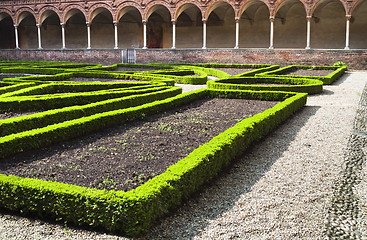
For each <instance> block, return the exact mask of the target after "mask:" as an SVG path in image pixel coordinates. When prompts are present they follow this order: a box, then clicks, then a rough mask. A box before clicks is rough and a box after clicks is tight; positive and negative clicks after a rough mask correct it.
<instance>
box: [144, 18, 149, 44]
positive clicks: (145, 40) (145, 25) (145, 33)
mask: <svg viewBox="0 0 367 240" xmlns="http://www.w3.org/2000/svg"><path fill="white" fill-rule="evenodd" d="M147 48H148V47H147V21H146V20H143V49H147Z"/></svg>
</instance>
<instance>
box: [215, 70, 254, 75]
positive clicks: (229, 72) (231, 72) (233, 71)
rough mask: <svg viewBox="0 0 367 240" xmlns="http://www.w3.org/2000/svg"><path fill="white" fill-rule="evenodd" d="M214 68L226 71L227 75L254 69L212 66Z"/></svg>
mask: <svg viewBox="0 0 367 240" xmlns="http://www.w3.org/2000/svg"><path fill="white" fill-rule="evenodd" d="M214 69H217V70H220V71H223V72H226V73H228V74H229V75H232V76H233V75H237V74H241V73H245V72H250V71H252V70H255V68H214Z"/></svg>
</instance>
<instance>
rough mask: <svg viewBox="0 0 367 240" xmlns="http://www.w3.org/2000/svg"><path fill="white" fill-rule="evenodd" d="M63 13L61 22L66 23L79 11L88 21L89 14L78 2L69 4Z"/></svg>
mask: <svg viewBox="0 0 367 240" xmlns="http://www.w3.org/2000/svg"><path fill="white" fill-rule="evenodd" d="M63 13H64V14H63V16H62V18H61V22H63V23H66V22H67V21H68V20H69V19H70V18H71V17H72V16H74V14H77V13H81V14H82V15H83V16H84V18H85V21H87V14H86V12H85V10H84V8H83V7H82V6H80V5H78V4H71V5H68V6H67V7H65V8H64V9H63Z"/></svg>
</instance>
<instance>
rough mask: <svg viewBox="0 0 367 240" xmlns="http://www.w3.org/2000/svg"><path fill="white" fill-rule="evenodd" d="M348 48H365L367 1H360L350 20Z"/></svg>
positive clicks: (366, 39) (366, 43)
mask: <svg viewBox="0 0 367 240" xmlns="http://www.w3.org/2000/svg"><path fill="white" fill-rule="evenodd" d="M350 22H351V24H350V48H352V49H353V48H354V49H356V48H357V49H366V48H367V1H361V2H360V4H358V5H357V6H356V8H355V9H354V10H353V12H352V18H351V20H350Z"/></svg>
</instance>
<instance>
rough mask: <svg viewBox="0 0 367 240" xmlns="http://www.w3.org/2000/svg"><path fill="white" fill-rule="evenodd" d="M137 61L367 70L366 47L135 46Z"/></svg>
mask: <svg viewBox="0 0 367 240" xmlns="http://www.w3.org/2000/svg"><path fill="white" fill-rule="evenodd" d="M136 56H137V63H150V62H165V63H172V62H177V63H180V62H181V63H199V62H218V63H247V64H259V63H264V64H265V63H266V64H279V65H282V66H284V65H290V64H306V65H332V64H333V63H334V62H337V61H343V62H345V63H347V64H348V65H349V66H350V68H351V69H355V70H367V50H303V49H300V50H281V49H275V50H270V49H207V50H202V49H182V50H181V49H180V50H171V49H149V50H143V49H137V53H136ZM121 57H122V56H121V50H114V49H112V50H0V60H45V61H52V60H54V61H56V60H57V61H70V62H88V63H101V64H103V65H110V64H114V63H119V62H121V59H122V58H121Z"/></svg>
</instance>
